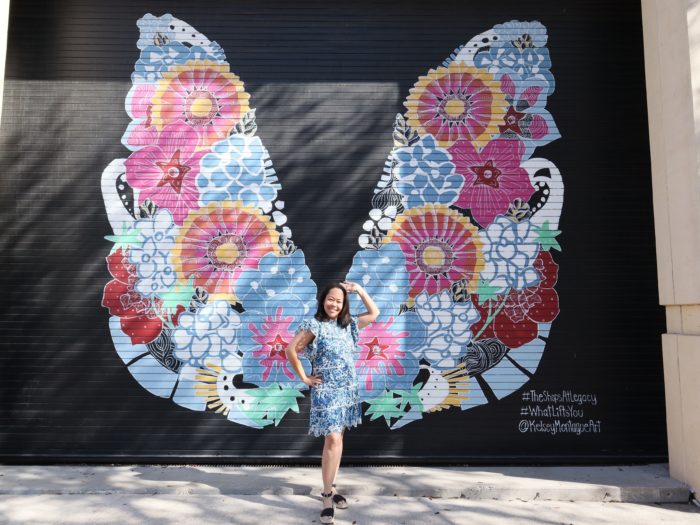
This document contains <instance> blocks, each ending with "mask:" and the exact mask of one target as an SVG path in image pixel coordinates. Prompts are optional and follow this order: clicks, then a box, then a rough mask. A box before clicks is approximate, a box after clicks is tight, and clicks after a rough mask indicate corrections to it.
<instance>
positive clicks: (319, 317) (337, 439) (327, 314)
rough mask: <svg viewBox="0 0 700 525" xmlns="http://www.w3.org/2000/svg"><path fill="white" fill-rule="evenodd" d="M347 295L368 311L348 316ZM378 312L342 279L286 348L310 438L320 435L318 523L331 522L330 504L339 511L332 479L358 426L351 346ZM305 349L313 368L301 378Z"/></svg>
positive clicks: (341, 503) (366, 297)
mask: <svg viewBox="0 0 700 525" xmlns="http://www.w3.org/2000/svg"><path fill="white" fill-rule="evenodd" d="M348 293H356V294H357V295H359V297H360V299H362V302H363V303H364V305H365V308H367V311H366V312H365V313H363V314H360V315H359V316H357V317H352V316H351V315H350V305H349V301H348ZM378 315H379V309H378V308H377V305H375V304H374V301H372V298H371V297H370V296H369V295H368V294H367V292H365V290H364V289H363V288H362V287H361V286H360V285H358V284H355V283H351V282H348V281H343V282H342V283H334V284H331V285H329V286H327V287H326V288H325V289H324V290H323V291H322V292H321V294H320V295H319V297H318V308H317V310H316V315H315V316H314V318H313V319H305V320H304V321H303V322H302V323H301V325H300V327H299V330H298V331H297V333H296V335H295V336H294V339H292V342H291V343H289V346H288V347H287V350H286V353H287V359H289V362H290V364H291V365H292V368H293V369H294V371H295V372H296V373H297V375H298V376H299V378H300V379H301V381H302V382H303V383H304V384H306V385H308V386H309V387H311V414H310V417H309V434H314V435H315V436H317V437H318V436H321V435H323V436H325V441H324V443H323V456H322V457H321V474H322V477H323V492H322V493H321V496H322V497H323V510H322V511H321V523H333V515H334V510H333V507H334V504H335V506H337V507H338V508H339V509H345V508H347V506H348V503H347V500H346V499H345V498H344V497H343V496H341V495H340V494H338V492H337V491H336V489H335V477H336V475H337V474H338V468H339V467H340V457H341V455H342V454H343V432H344V431H345V429H346V428H350V427H354V426H357V425H358V424H359V423H361V422H362V412H361V408H360V397H359V393H358V385H357V376H356V375H355V348H356V346H357V341H358V338H359V334H358V331H359V330H361V329H362V328H364V327H365V326H367V325H368V324H370V323H371V322H372V321H374V320H375V319H376V318H377V316H378ZM304 349H306V357H308V358H309V361H311V365H312V373H311V375H308V376H307V375H306V373H305V372H304V369H303V367H302V366H301V362H300V361H299V357H298V356H297V354H298V353H299V352H300V351H302V350H304Z"/></svg>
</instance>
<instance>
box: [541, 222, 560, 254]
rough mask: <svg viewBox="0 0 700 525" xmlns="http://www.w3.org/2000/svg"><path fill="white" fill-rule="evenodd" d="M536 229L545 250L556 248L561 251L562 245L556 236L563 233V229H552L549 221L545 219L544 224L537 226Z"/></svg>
mask: <svg viewBox="0 0 700 525" xmlns="http://www.w3.org/2000/svg"><path fill="white" fill-rule="evenodd" d="M536 231H537V235H538V241H539V243H540V245H541V246H542V249H543V250H544V251H549V249H550V248H554V249H555V250H557V251H559V252H560V251H561V246H560V245H559V243H558V242H557V240H556V237H557V235H559V234H560V233H561V230H551V229H550V228H549V221H544V222H543V223H542V226H540V227H539V228H536Z"/></svg>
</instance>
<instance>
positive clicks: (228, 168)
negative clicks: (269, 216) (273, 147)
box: [197, 135, 282, 213]
mask: <svg viewBox="0 0 700 525" xmlns="http://www.w3.org/2000/svg"><path fill="white" fill-rule="evenodd" d="M197 187H198V188H199V203H200V205H201V206H206V205H207V204H209V203H210V202H215V201H224V200H234V201H236V200H237V201H243V203H244V204H245V205H253V206H256V207H258V208H261V209H262V210H263V211H264V212H266V213H267V212H269V211H270V210H271V209H272V201H273V200H275V198H276V197H277V191H278V190H279V189H281V187H282V186H281V184H280V183H279V181H278V179H277V176H276V175H275V170H274V169H272V161H271V160H270V155H269V154H268V152H267V149H265V146H263V143H262V141H261V140H260V138H259V137H248V136H245V135H232V136H230V137H229V138H227V139H225V140H222V141H220V142H217V143H216V144H214V146H213V147H212V152H211V153H207V154H206V155H205V156H204V157H202V161H201V169H200V172H199V174H198V175H197Z"/></svg>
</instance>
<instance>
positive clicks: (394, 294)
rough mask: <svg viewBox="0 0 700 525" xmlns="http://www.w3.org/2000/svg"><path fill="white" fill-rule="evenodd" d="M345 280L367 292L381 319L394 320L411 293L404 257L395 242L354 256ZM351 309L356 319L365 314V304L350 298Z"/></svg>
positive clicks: (362, 251)
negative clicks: (391, 318)
mask: <svg viewBox="0 0 700 525" xmlns="http://www.w3.org/2000/svg"><path fill="white" fill-rule="evenodd" d="M346 279H347V280H348V281H352V282H357V283H360V284H361V285H362V287H363V288H364V289H365V290H367V293H368V294H369V295H370V296H371V297H372V299H373V300H374V302H375V303H376V304H377V307H378V308H379V310H380V311H381V314H380V315H381V319H385V318H388V317H395V316H397V315H398V314H399V309H400V307H401V304H402V303H405V302H406V301H407V300H408V292H409V290H410V289H411V282H410V280H409V274H408V271H407V270H406V256H405V255H404V252H403V251H402V249H401V246H400V245H399V244H398V243H395V242H391V243H387V244H384V245H382V246H381V247H380V248H379V249H378V250H361V251H359V252H357V253H356V254H355V257H353V260H352V266H351V267H350V270H349V271H348V275H347V277H346ZM350 309H351V311H352V312H353V313H354V314H355V315H357V314H359V313H362V312H364V311H365V307H364V304H362V302H361V301H359V299H356V298H355V297H354V296H353V295H351V296H350Z"/></svg>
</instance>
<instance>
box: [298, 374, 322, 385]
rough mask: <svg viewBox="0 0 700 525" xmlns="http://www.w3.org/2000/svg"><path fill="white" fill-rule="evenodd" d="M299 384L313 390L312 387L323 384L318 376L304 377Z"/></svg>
mask: <svg viewBox="0 0 700 525" xmlns="http://www.w3.org/2000/svg"><path fill="white" fill-rule="evenodd" d="M301 382H302V383H304V384H305V385H307V386H310V387H312V388H313V387H315V386H318V385H320V384H321V383H323V380H322V379H321V378H320V377H318V376H315V375H309V376H305V377H304V379H302V380H301Z"/></svg>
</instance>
